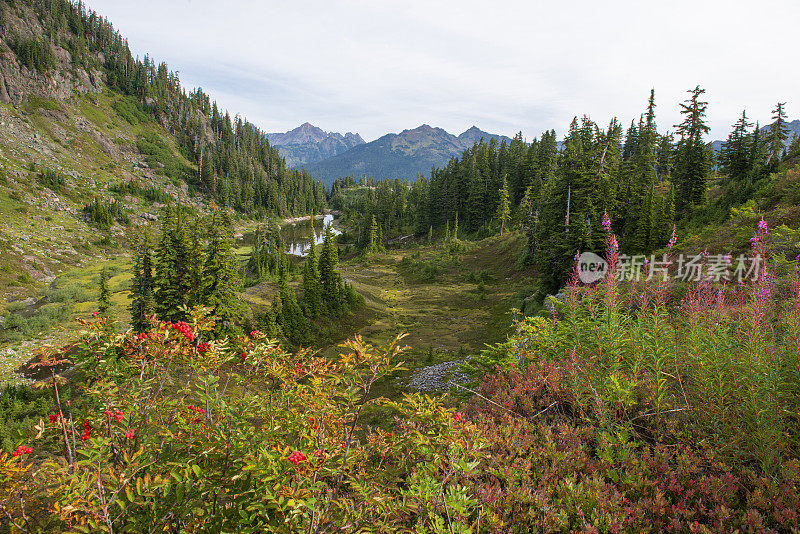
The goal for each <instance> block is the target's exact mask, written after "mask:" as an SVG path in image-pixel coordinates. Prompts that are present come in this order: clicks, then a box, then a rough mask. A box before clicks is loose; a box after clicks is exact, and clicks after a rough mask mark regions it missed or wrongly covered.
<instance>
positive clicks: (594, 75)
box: [88, 0, 800, 141]
mask: <svg viewBox="0 0 800 534" xmlns="http://www.w3.org/2000/svg"><path fill="white" fill-rule="evenodd" d="M88 6H89V7H90V8H92V9H94V10H96V11H97V12H98V13H100V14H101V15H102V16H105V17H107V18H109V19H110V20H111V21H112V23H113V24H114V25H115V27H116V28H117V29H118V30H119V31H120V32H121V33H122V35H123V36H125V37H127V38H128V40H129V43H130V46H131V49H132V51H133V53H134V54H138V55H140V56H143V55H144V54H145V53H147V54H149V55H150V56H151V57H153V58H154V59H155V61H156V62H161V61H165V62H166V63H167V64H168V65H169V67H170V69H172V70H175V71H178V72H179V74H180V78H181V80H182V83H183V84H184V86H186V87H189V88H194V87H202V88H203V90H204V91H206V92H207V93H208V94H210V95H211V97H212V99H215V100H216V101H217V102H218V104H219V105H220V106H222V107H223V108H225V109H227V110H229V111H230V112H231V114H235V113H239V114H241V115H242V116H243V117H246V118H247V119H249V120H250V121H251V122H253V123H255V124H257V125H258V126H259V127H261V128H262V129H263V130H265V131H267V132H280V131H287V130H290V129H292V128H295V127H296V126H298V125H300V124H302V123H304V122H311V123H312V124H314V125H316V126H319V127H320V128H322V129H324V130H327V131H337V132H342V133H344V132H347V131H351V132H358V133H360V134H361V136H362V137H363V138H364V139H365V140H367V141H371V140H374V139H376V138H378V137H380V136H382V135H384V134H386V133H390V132H399V131H401V130H404V129H407V128H415V127H417V126H419V125H420V124H429V125H432V126H439V127H441V128H444V129H445V130H447V131H449V132H451V133H455V134H458V133H461V132H462V131H464V130H466V129H467V128H469V127H470V126H472V125H477V126H478V127H479V128H481V129H482V130H486V131H489V132H491V133H499V134H504V135H508V136H513V135H514V134H515V133H516V132H519V131H521V132H522V133H523V136H524V137H525V138H526V139H530V138H532V137H538V136H539V135H540V134H541V132H542V131H545V130H549V129H555V130H556V132H557V133H558V135H559V137H561V136H562V135H563V134H564V132H565V131H566V129H567V128H568V126H569V123H570V121H571V120H572V118H573V117H574V116H575V115H578V116H582V115H584V114H586V115H589V116H590V117H591V118H592V119H594V120H595V121H596V122H598V124H601V125H605V124H607V123H608V121H609V120H610V119H611V118H612V117H614V116H616V117H618V118H619V119H620V121H621V122H622V123H623V124H628V123H630V121H631V120H632V119H638V117H639V115H640V114H641V113H643V112H644V110H645V108H646V105H647V98H648V96H649V93H650V89H651V88H653V89H655V94H656V104H657V108H656V119H657V123H658V127H659V131H660V132H664V131H666V130H672V129H674V125H675V124H677V123H678V122H680V115H679V103H680V102H681V101H683V100H685V99H686V98H687V93H686V91H687V90H688V89H691V88H693V87H695V86H696V85H698V84H699V85H700V86H701V87H703V88H705V89H706V95H705V96H706V97H707V98H706V99H707V100H708V102H709V107H708V121H709V125H710V126H711V133H710V135H709V138H710V139H724V138H725V137H726V136H727V134H728V132H729V130H730V126H731V124H733V122H735V121H736V119H737V118H738V116H739V115H740V114H741V112H742V110H743V109H746V110H747V114H748V117H750V118H752V119H753V120H759V121H761V123H762V124H764V123H766V122H769V121H770V115H771V110H772V109H773V108H774V106H775V103H776V102H778V101H781V102H788V105H787V110H788V114H789V117H790V119H793V118H797V117H800V74H798V72H797V68H796V66H797V64H798V60H799V59H800V46H798V44H797V40H796V37H795V34H794V29H793V26H794V25H795V24H796V23H797V21H799V20H800V2H797V0H747V1H741V0H714V1H711V0H665V1H658V2H654V1H652V0H561V1H552V0H551V1H547V2H543V1H541V0H527V1H498V0H495V1H487V0H481V1H473V0H458V1H450V0H447V1H444V0H425V1H420V0H401V1H394V0H321V1H318V0H261V1H257V0H224V1H220V0H213V1H212V0H136V1H131V0H89V1H88ZM795 96H797V97H798V99H796V100H794V101H793V99H794V97H795Z"/></svg>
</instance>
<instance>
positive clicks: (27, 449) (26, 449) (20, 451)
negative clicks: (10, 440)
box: [11, 445, 33, 456]
mask: <svg viewBox="0 0 800 534" xmlns="http://www.w3.org/2000/svg"><path fill="white" fill-rule="evenodd" d="M32 452H33V449H31V448H30V447H26V446H25V445H20V446H19V447H17V450H15V451H14V452H12V453H11V456H22V455H23V454H30V453H32Z"/></svg>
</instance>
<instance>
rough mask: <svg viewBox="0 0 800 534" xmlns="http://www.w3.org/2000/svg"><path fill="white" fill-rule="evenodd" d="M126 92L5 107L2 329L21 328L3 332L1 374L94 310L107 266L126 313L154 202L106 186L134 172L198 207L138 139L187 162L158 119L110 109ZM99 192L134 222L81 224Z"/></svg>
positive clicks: (0, 168)
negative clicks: (137, 246)
mask: <svg viewBox="0 0 800 534" xmlns="http://www.w3.org/2000/svg"><path fill="white" fill-rule="evenodd" d="M120 98H121V97H120V96H119V95H116V94H114V93H112V92H110V91H106V92H104V93H102V94H91V95H79V96H75V97H73V98H71V99H70V100H68V101H65V102H53V101H41V100H35V101H33V102H27V103H25V104H23V105H21V106H19V107H18V108H15V107H13V106H0V220H2V222H1V223H0V253H1V254H0V316H3V317H4V326H6V327H9V326H12V325H16V327H15V328H5V329H4V330H3V331H0V377H2V376H3V375H5V373H6V372H7V371H8V370H10V369H13V368H16V367H17V366H18V365H19V364H20V362H21V361H23V360H25V359H26V358H27V355H28V354H29V352H30V348H31V345H34V344H38V343H41V342H52V343H56V342H59V341H62V340H64V339H66V338H67V337H69V336H71V335H74V333H75V332H76V331H77V329H78V325H76V324H75V323H74V321H73V318H74V317H75V316H76V315H77V316H78V317H87V316H89V315H90V314H91V312H92V311H93V310H95V309H96V299H97V284H98V280H99V272H100V270H101V269H102V268H103V267H104V266H105V267H108V268H109V269H110V271H111V272H112V274H113V277H112V279H111V283H110V287H111V289H112V291H114V294H113V298H112V305H113V307H112V313H113V315H114V316H115V317H116V318H118V319H119V320H121V321H122V322H126V321H127V320H128V316H127V304H128V299H127V287H128V283H129V282H128V281H129V278H130V260H131V258H130V254H129V248H128V247H129V244H130V242H131V237H133V236H136V235H137V234H138V233H140V232H141V230H142V229H143V228H146V227H147V226H149V225H151V224H152V223H150V222H149V221H148V220H147V219H145V218H143V217H142V215H143V214H145V213H147V214H150V215H155V214H156V213H157V212H158V209H157V205H155V206H154V205H153V204H152V203H148V202H146V201H144V200H143V199H140V198H136V197H132V196H123V195H119V194H114V193H111V192H109V191H108V187H109V185H111V184H115V183H121V182H127V181H129V180H131V179H136V180H138V181H140V182H142V183H144V184H152V185H155V186H157V187H159V188H161V189H163V190H165V191H167V192H168V193H169V194H170V195H171V196H173V197H175V198H181V200H182V202H189V203H191V204H193V205H194V206H195V207H197V208H199V209H202V207H201V205H200V202H199V199H198V198H190V196H189V195H188V188H187V187H186V185H185V184H184V183H180V182H178V183H175V182H173V181H172V180H170V178H169V177H167V176H164V175H163V172H161V171H160V170H159V169H158V167H157V168H156V169H149V168H147V166H146V165H145V164H143V161H144V158H143V157H142V156H141V155H140V154H139V153H138V150H137V148H136V141H137V139H138V138H140V137H141V136H142V135H146V134H151V135H152V134H155V135H157V136H158V137H159V138H160V139H161V140H162V142H163V143H165V144H166V145H167V146H169V147H171V149H172V151H173V157H174V158H175V159H176V160H177V161H180V162H181V163H183V164H184V165H187V166H190V164H189V162H188V161H186V160H185V158H183V157H182V156H181V155H180V154H179V152H178V150H177V148H176V146H175V144H174V142H173V141H172V139H171V137H170V136H169V135H168V134H167V133H166V132H165V131H164V129H163V128H161V126H159V125H158V124H156V123H155V122H154V121H147V122H138V121H135V122H136V123H135V124H132V123H130V122H128V121H127V120H125V119H124V118H123V117H122V116H120V115H119V114H118V113H117V112H116V111H115V109H114V108H113V104H114V102H116V101H118V100H119V99H120ZM32 162H35V163H36V164H37V166H39V167H46V168H49V169H52V170H57V171H59V172H60V173H62V174H63V175H65V176H66V179H67V183H66V186H65V187H63V188H62V189H60V190H57V191H51V190H50V189H47V188H45V187H43V186H42V185H41V184H40V183H39V181H38V180H37V177H36V174H35V173H32V172H30V164H31V163H32ZM95 195H98V196H100V197H101V198H106V199H108V200H111V199H112V198H113V199H117V200H119V201H121V202H122V203H123V205H124V207H125V211H126V214H127V215H128V217H129V218H130V219H131V224H129V225H124V226H123V225H113V226H112V227H111V228H109V229H99V228H97V227H96V226H94V225H93V224H90V223H89V222H87V221H85V220H84V217H83V214H82V213H81V209H82V207H83V206H84V204H86V203H87V202H89V201H90V200H91V199H92V198H93V197H94V196H95ZM26 299H28V300H27V301H26ZM31 299H32V300H31ZM34 300H35V303H33V304H32V302H33V301H34ZM33 339H36V340H37V341H36V343H34V342H33V341H32V340H33ZM9 349H10V350H9ZM20 349H22V350H20Z"/></svg>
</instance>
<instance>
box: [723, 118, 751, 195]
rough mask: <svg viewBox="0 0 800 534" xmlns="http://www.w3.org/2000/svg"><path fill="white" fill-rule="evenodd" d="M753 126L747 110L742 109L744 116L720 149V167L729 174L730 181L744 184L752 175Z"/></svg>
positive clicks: (734, 126)
mask: <svg viewBox="0 0 800 534" xmlns="http://www.w3.org/2000/svg"><path fill="white" fill-rule="evenodd" d="M751 126H752V123H750V122H748V120H747V114H746V112H745V111H742V116H741V117H740V118H739V120H738V121H736V124H734V125H733V130H731V133H730V134H729V135H728V139H727V140H726V141H725V142H724V143H723V144H722V148H721V149H720V153H719V163H720V168H721V170H722V172H724V173H726V174H727V175H728V178H729V182H732V183H735V184H741V185H743V184H744V182H745V181H746V180H747V179H748V178H749V176H750V170H751V159H750V155H751V152H752V148H751V147H750V143H751V142H752V136H751V134H750V132H749V131H748V129H749V128H750V127H751Z"/></svg>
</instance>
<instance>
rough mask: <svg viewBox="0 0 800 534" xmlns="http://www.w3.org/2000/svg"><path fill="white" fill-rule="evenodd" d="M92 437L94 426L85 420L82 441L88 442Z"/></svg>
mask: <svg viewBox="0 0 800 534" xmlns="http://www.w3.org/2000/svg"><path fill="white" fill-rule="evenodd" d="M91 435H92V425H90V424H89V420H88V419H84V420H83V435H82V436H81V441H86V440H87V439H89V438H90V437H91Z"/></svg>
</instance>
